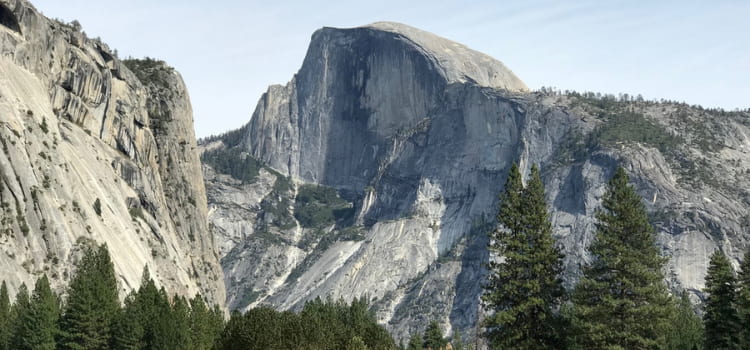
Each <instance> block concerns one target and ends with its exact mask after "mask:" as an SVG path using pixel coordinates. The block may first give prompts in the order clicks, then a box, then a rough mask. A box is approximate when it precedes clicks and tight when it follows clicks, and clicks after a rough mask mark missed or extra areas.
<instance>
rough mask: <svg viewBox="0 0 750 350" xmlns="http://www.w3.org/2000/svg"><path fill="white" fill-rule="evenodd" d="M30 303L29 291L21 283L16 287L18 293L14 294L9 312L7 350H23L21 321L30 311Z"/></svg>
mask: <svg viewBox="0 0 750 350" xmlns="http://www.w3.org/2000/svg"><path fill="white" fill-rule="evenodd" d="M30 304H31V302H30V301H29V289H28V288H27V287H26V284H25V283H22V284H21V286H20V287H18V293H16V302H15V303H13V306H12V307H11V311H10V314H11V316H10V334H11V335H10V345H9V347H8V348H9V349H14V350H15V349H23V347H24V341H23V340H24V339H23V331H22V329H23V320H25V319H26V317H27V315H28V313H29V310H30V309H31V305H30Z"/></svg>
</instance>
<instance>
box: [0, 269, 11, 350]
mask: <svg viewBox="0 0 750 350" xmlns="http://www.w3.org/2000/svg"><path fill="white" fill-rule="evenodd" d="M10 306H11V305H10V296H9V295H8V286H7V285H5V281H3V283H2V285H0V350H9V349H10V348H9V347H8V346H9V345H10V330H11V317H10V316H11V314H10Z"/></svg>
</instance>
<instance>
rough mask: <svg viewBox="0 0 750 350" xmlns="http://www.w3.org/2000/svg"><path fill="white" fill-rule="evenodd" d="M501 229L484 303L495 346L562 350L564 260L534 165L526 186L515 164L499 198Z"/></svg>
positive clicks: (495, 236)
mask: <svg viewBox="0 0 750 350" xmlns="http://www.w3.org/2000/svg"><path fill="white" fill-rule="evenodd" d="M498 221H499V222H500V224H501V226H500V228H498V229H496V230H495V231H494V232H492V233H491V234H490V245H489V250H490V252H491V253H492V254H493V255H495V256H496V257H498V259H497V260H492V261H490V263H489V277H488V282H487V284H486V285H485V294H484V295H483V296H482V300H483V301H484V302H485V304H486V305H487V306H489V308H490V309H491V310H492V311H494V313H493V314H492V315H491V316H490V317H488V318H487V320H486V321H485V327H487V329H488V336H489V340H490V343H491V344H492V346H493V347H500V348H502V349H559V348H561V345H560V344H561V342H562V341H563V339H562V337H561V336H560V333H559V329H558V327H557V325H558V324H559V322H558V316H557V314H556V309H557V307H559V305H560V303H561V302H562V299H563V296H564V289H563V286H562V279H561V278H560V272H561V271H562V258H563V255H562V254H561V253H560V251H559V250H558V248H557V247H556V246H555V241H554V239H553V238H552V225H551V224H550V221H549V215H548V213H547V205H546V202H545V200H544V184H543V183H542V180H541V177H540V174H539V168H538V167H537V166H536V165H535V166H533V167H532V169H531V174H530V178H529V182H528V184H527V186H526V187H525V188H524V186H523V184H522V182H521V173H520V171H519V169H518V166H517V165H516V164H513V165H512V166H511V169H510V173H509V174H508V179H507V180H506V183H505V191H504V192H503V194H502V195H501V197H500V210H499V213H498Z"/></svg>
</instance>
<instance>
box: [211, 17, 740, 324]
mask: <svg viewBox="0 0 750 350" xmlns="http://www.w3.org/2000/svg"><path fill="white" fill-rule="evenodd" d="M748 120H750V116H748V114H747V113H745V112H733V113H728V112H723V111H709V110H705V109H702V108H697V107H690V106H688V105H685V104H680V103H671V102H653V101H644V100H643V99H640V98H632V97H629V96H621V97H619V98H618V97H614V96H601V95H596V94H577V93H561V92H556V91H549V90H544V91H540V92H529V91H528V89H527V88H526V86H525V85H524V84H523V83H522V82H521V81H520V80H519V79H518V78H516V77H515V76H514V75H513V73H512V72H511V71H510V70H508V69H507V68H506V67H505V66H504V65H502V63H500V62H498V61H497V60H494V59H492V58H490V57H489V56H486V55H484V54H481V53H478V52H475V51H472V50H470V49H468V48H466V47H465V46H463V45H460V44H456V43H453V42H451V41H448V40H446V39H442V38H440V37H438V36H435V35H433V34H430V33H427V32H424V31H421V30H418V29H415V28H411V27H408V26H405V25H402V24H394V23H387V22H383V23H374V24H371V25H367V26H363V27H356V28H349V29H336V28H323V29H320V30H318V31H316V32H315V34H313V36H312V40H311V42H310V47H309V49H308V52H307V55H306V57H305V59H304V62H303V64H302V67H301V68H300V70H299V72H298V73H297V74H296V75H295V76H294V78H293V79H292V80H291V81H290V82H289V83H288V84H287V85H285V86H279V85H275V86H271V87H270V88H269V89H268V91H267V92H266V93H265V94H264V95H263V96H262V97H261V98H260V100H259V101H258V105H257V107H256V109H255V112H254V113H253V116H252V119H251V120H250V121H249V123H248V124H247V125H245V126H244V127H243V128H241V129H239V130H235V131H232V132H229V133H227V134H225V135H224V136H222V137H219V138H215V139H213V140H212V141H211V142H207V143H206V144H204V145H203V149H204V153H203V160H204V164H205V165H204V176H205V179H206V186H207V192H208V201H209V207H210V214H209V218H210V221H211V222H212V223H213V227H214V233H215V234H216V235H217V239H218V241H219V246H220V249H221V255H222V266H223V269H224V273H225V284H226V286H227V295H228V303H229V306H230V308H246V307H251V306H255V305H260V304H265V303H268V304H271V305H274V306H276V307H278V308H281V309H296V308H299V307H301V306H302V305H303V304H304V303H305V302H306V301H308V300H311V299H313V298H316V297H326V296H332V297H334V298H338V297H342V298H345V299H351V298H354V297H362V296H369V297H370V298H373V300H374V303H375V304H374V307H375V309H376V310H377V312H378V317H379V319H380V321H382V322H384V323H386V324H387V325H388V327H389V329H390V330H391V331H392V332H394V334H395V335H396V336H397V337H398V338H401V339H406V338H408V336H409V335H410V334H414V333H415V332H421V331H422V329H421V328H420V327H423V326H424V325H426V324H428V323H429V320H440V321H441V323H442V324H443V327H444V329H448V330H456V329H459V330H461V331H462V333H464V334H469V335H471V336H472V337H473V336H474V335H475V330H476V325H477V324H478V322H480V321H481V319H482V317H483V313H482V308H481V305H480V303H479V295H480V293H481V291H482V289H481V283H482V281H483V279H484V277H483V276H484V273H485V270H484V264H485V263H486V262H487V261H488V259H489V257H488V253H487V249H486V245H487V232H489V231H490V230H492V229H493V228H494V226H495V225H496V221H495V215H496V213H497V211H496V208H497V198H498V194H499V193H500V191H501V189H502V184H503V183H504V182H505V178H506V176H507V172H508V169H509V167H510V165H511V164H512V163H513V162H517V163H519V165H520V167H521V169H522V173H524V174H527V173H528V171H529V169H530V168H531V166H532V164H539V166H540V168H541V170H542V172H541V174H542V178H543V180H544V183H545V187H546V193H547V196H548V197H547V201H548V203H549V205H550V210H551V213H550V217H551V219H552V221H553V226H554V236H555V238H556V239H557V242H558V243H559V244H560V245H561V246H562V247H563V251H564V253H565V256H566V258H565V262H564V264H565V280H566V284H567V286H571V285H572V284H573V283H574V282H575V280H576V276H578V273H579V268H580V266H582V265H583V264H585V263H586V262H587V261H588V259H589V257H588V253H587V250H586V249H587V246H588V244H589V242H590V241H591V239H592V233H593V230H594V227H595V223H596V220H595V213H596V211H597V208H599V204H600V201H601V196H602V194H603V193H604V190H605V188H606V183H607V181H608V180H609V178H610V177H611V176H612V174H613V172H614V170H615V169H616V168H617V167H618V166H622V167H624V168H625V169H626V170H627V172H628V173H629V175H630V178H631V179H632V180H633V181H634V183H635V188H636V189H637V191H638V193H639V194H640V195H641V196H642V197H643V198H647V199H648V201H647V202H646V204H647V207H648V210H649V211H650V212H651V215H652V218H651V219H652V223H653V224H654V225H656V227H657V229H658V242H659V244H660V248H661V251H662V252H663V253H664V255H665V256H668V257H670V260H669V263H668V268H669V273H668V274H667V275H668V276H669V278H668V283H669V285H670V286H672V287H674V288H685V289H688V290H690V291H693V292H694V293H696V294H700V292H699V291H700V290H701V288H702V287H703V276H704V274H705V271H706V266H707V263H708V256H709V255H710V252H712V251H714V250H715V249H717V248H720V249H722V250H723V251H724V252H726V253H727V254H728V255H730V256H734V257H737V258H738V257H739V256H741V254H742V252H743V249H744V247H745V244H746V242H747V241H748V240H749V238H750V237H748V234H749V233H748V231H747V225H748V222H749V221H748V218H750V202H749V201H748V198H750V193H749V192H748V191H747V190H736V189H738V188H739V189H742V188H748V187H750V178H748V176H747V175H746V174H747V171H748V170H747V169H748V168H750V155H749V154H748V147H750V146H748V145H750V140H748V136H747V135H750V124H749V123H748ZM706 130H711V131H712V132H710V133H709V132H706ZM698 296H700V295H698Z"/></svg>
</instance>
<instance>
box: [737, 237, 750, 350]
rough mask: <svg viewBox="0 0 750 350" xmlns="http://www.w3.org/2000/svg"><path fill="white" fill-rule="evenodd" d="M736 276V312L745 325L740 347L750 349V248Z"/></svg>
mask: <svg viewBox="0 0 750 350" xmlns="http://www.w3.org/2000/svg"><path fill="white" fill-rule="evenodd" d="M737 277H738V278H737V285H738V286H737V287H738V292H737V312H738V316H739V318H740V322H741V323H742V324H743V325H745V326H744V327H742V334H740V336H741V340H742V348H743V349H750V250H748V251H747V252H745V256H744V258H743V260H742V264H740V272H739V274H738V276H737Z"/></svg>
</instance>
